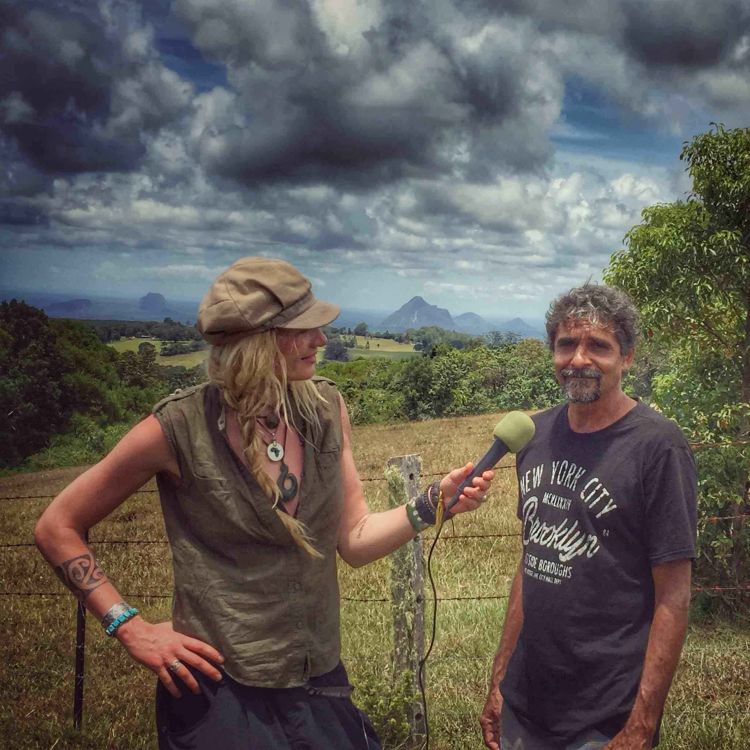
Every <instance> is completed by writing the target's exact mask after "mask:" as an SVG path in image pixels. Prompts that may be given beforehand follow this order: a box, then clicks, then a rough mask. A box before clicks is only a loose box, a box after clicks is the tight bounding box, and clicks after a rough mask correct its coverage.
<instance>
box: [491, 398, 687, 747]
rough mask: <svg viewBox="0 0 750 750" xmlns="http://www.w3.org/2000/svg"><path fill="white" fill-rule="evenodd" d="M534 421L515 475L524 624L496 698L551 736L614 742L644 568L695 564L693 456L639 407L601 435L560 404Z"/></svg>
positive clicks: (631, 678) (645, 606) (647, 593)
mask: <svg viewBox="0 0 750 750" xmlns="http://www.w3.org/2000/svg"><path fill="white" fill-rule="evenodd" d="M534 422H535V423H536V434H535V437H534V439H533V440H532V441H531V443H529V445H528V446H526V448H524V449H523V450H522V451H520V452H519V454H518V469H517V471H518V479H519V504H518V516H519V518H520V519H521V522H522V536H523V554H524V557H523V565H522V567H521V570H522V574H523V612H524V622H523V628H522V630H521V633H520V635H519V639H518V644H517V646H516V649H515V651H514V653H513V655H512V657H511V659H510V662H509V664H508V669H507V671H506V674H505V678H504V680H503V682H502V685H501V692H502V694H503V697H504V699H505V700H506V701H507V702H508V704H509V706H510V707H511V708H512V709H513V711H514V712H515V713H516V714H517V715H518V716H519V718H520V719H521V720H522V721H526V722H527V723H530V724H532V725H533V726H535V727H536V728H538V729H540V730H542V731H543V732H546V733H548V734H549V735H550V736H551V737H554V738H560V739H566V738H572V737H575V736H576V735H577V734H579V733H580V732H582V731H584V730H586V729H589V728H592V727H595V728H597V729H600V730H601V731H603V732H604V733H605V734H608V735H609V736H613V735H614V734H616V733H617V732H618V731H619V730H620V729H621V728H622V726H623V725H624V723H625V721H626V720H627V718H628V715H629V714H630V710H631V708H632V706H633V702H634V700H635V696H636V692H637V688H638V683H639V680H640V675H641V670H642V667H643V658H644V655H645V651H646V644H647V641H648V634H649V628H650V624H651V620H652V617H653V612H654V586H653V579H652V575H651V567H652V566H653V565H658V564H659V563H664V562H668V561H670V560H679V559H685V558H693V557H695V538H696V515H697V508H696V471H695V461H694V459H693V455H692V453H691V451H690V447H689V446H688V444H687V442H686V441H685V438H684V436H683V435H682V433H681V432H680V430H679V428H678V427H677V426H676V425H675V424H674V423H672V422H670V421H669V420H667V419H665V418H664V417H663V416H661V415H659V414H658V413H657V412H655V411H654V410H653V409H650V408H649V407H647V406H645V405H644V404H642V403H640V402H639V403H637V404H636V406H635V407H634V408H633V409H631V411H630V412H628V413H627V414H626V415H625V416H624V417H622V418H621V419H619V420H618V421H617V422H615V423H614V424H612V425H610V426H609V427H606V428H605V429H603V430H599V431H597V432H589V433H576V432H573V430H571V429H570V425H569V423H568V412H567V405H566V404H563V405H562V406H558V407H555V408H553V409H550V410H548V411H545V412H542V413H541V414H537V415H536V416H535V417H534Z"/></svg>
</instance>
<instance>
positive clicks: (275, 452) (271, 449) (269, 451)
mask: <svg viewBox="0 0 750 750" xmlns="http://www.w3.org/2000/svg"><path fill="white" fill-rule="evenodd" d="M258 423H259V425H260V427H261V428H263V427H265V428H266V429H267V430H268V433H269V434H270V436H271V442H270V443H266V441H265V440H264V441H263V442H264V443H266V455H267V456H268V458H269V459H270V460H271V461H273V462H274V463H276V462H277V461H283V460H284V446H283V445H282V444H281V443H280V442H279V441H278V440H277V439H276V428H277V427H278V426H279V420H278V418H277V417H275V416H273V417H266V419H265V424H260V420H258ZM271 430H273V432H271ZM284 442H285V443H286V436H285V437H284Z"/></svg>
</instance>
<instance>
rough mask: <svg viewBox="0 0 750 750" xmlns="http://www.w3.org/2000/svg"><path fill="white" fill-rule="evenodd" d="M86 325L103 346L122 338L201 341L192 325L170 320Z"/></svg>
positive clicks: (120, 321) (98, 321)
mask: <svg viewBox="0 0 750 750" xmlns="http://www.w3.org/2000/svg"><path fill="white" fill-rule="evenodd" d="M86 323H87V325H89V326H91V327H93V328H94V330H95V331H96V333H97V335H98V336H99V339H100V340H101V341H103V342H104V343H105V344H108V343H110V342H111V341H118V340H119V339H122V338H151V339H158V340H159V341H202V340H203V339H202V338H201V335H200V333H198V329H197V328H196V327H195V326H194V325H187V324H185V323H179V322H178V321H175V320H172V318H164V320H163V321H162V322H161V323H160V322H158V321H137V320H87V321H86ZM163 353H164V352H163V351H162V354H163Z"/></svg>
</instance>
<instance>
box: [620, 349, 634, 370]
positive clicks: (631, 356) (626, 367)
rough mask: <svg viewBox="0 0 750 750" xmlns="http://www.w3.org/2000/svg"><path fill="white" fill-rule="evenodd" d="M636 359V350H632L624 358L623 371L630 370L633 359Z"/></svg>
mask: <svg viewBox="0 0 750 750" xmlns="http://www.w3.org/2000/svg"><path fill="white" fill-rule="evenodd" d="M634 358H635V349H631V350H630V351H629V352H628V353H627V354H625V355H624V356H623V358H622V369H623V370H629V369H630V365H632V364H633V359H634Z"/></svg>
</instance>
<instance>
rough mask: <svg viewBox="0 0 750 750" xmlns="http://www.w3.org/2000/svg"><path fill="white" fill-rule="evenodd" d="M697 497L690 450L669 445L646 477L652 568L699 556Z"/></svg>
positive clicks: (647, 537) (647, 541)
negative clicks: (697, 546) (697, 551)
mask: <svg viewBox="0 0 750 750" xmlns="http://www.w3.org/2000/svg"><path fill="white" fill-rule="evenodd" d="M697 496H698V490H697V476H696V469H695V459H694V458H693V454H692V452H691V451H690V448H689V447H688V446H687V445H686V444H685V445H672V446H669V447H668V448H667V449H666V450H664V451H663V452H662V453H660V454H659V455H658V457H657V458H656V460H655V461H654V462H653V463H652V464H651V467H650V470H649V473H648V474H646V476H645V477H644V497H645V508H644V510H645V534H646V549H647V552H648V558H649V560H650V562H651V564H652V565H658V564H660V563H665V562H669V561H670V560H682V559H686V558H694V557H695V542H696V531H697V515H698V508H697V505H698V502H697Z"/></svg>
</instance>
